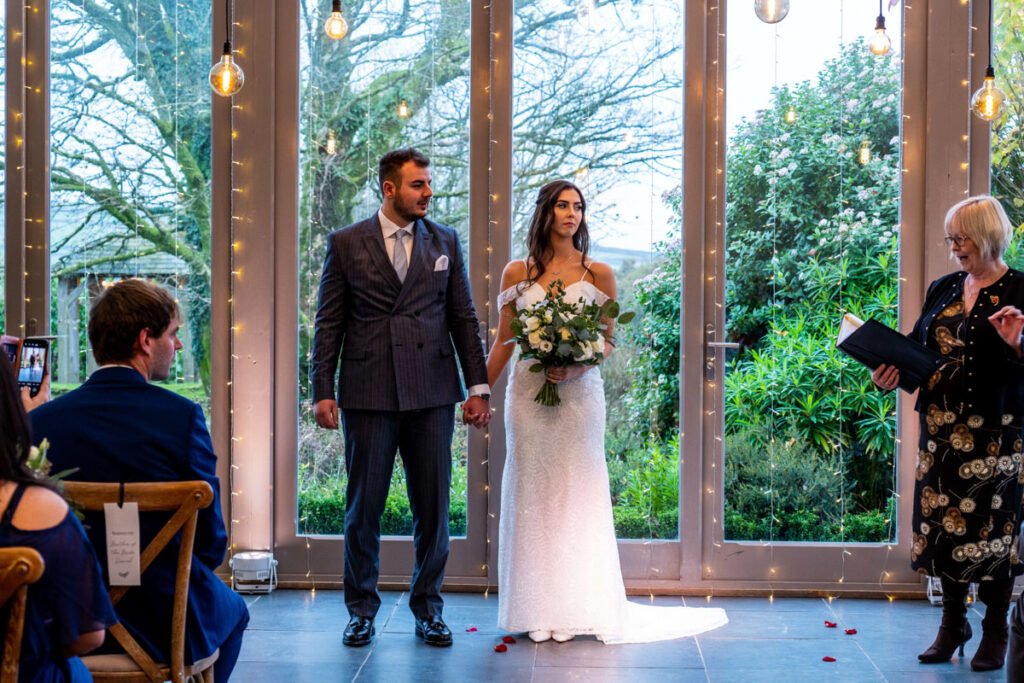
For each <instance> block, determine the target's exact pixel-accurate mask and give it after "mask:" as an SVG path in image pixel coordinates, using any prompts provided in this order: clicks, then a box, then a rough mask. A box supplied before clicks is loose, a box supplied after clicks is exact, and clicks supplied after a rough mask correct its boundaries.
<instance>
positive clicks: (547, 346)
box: [540, 341, 555, 353]
mask: <svg viewBox="0 0 1024 683" xmlns="http://www.w3.org/2000/svg"><path fill="white" fill-rule="evenodd" d="M553 348H555V345H554V344H552V343H551V342H549V341H542V342H541V343H540V352H541V353H551V350H552V349H553Z"/></svg>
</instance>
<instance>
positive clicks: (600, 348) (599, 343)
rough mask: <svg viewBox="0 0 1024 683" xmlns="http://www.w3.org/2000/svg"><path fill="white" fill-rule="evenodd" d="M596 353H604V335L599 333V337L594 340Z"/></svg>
mask: <svg viewBox="0 0 1024 683" xmlns="http://www.w3.org/2000/svg"><path fill="white" fill-rule="evenodd" d="M594 353H604V335H603V334H599V335H597V339H595V340H594Z"/></svg>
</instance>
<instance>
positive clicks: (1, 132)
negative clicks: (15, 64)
mask: <svg viewBox="0 0 1024 683" xmlns="http://www.w3.org/2000/svg"><path fill="white" fill-rule="evenodd" d="M0 29H2V30H0V35H4V36H6V35H7V3H4V5H3V6H2V7H0ZM0 64H4V65H6V64H7V41H6V40H3V41H0ZM0 105H2V107H0V111H4V112H6V111H7V69H6V68H4V69H3V70H2V72H0ZM6 129H7V117H6V115H5V116H4V119H3V121H0V137H2V138H3V139H5V140H6V139H7V130H6ZM3 153H4V152H2V151H0V154H3ZM6 202H7V179H6V177H5V174H4V173H0V292H3V293H4V295H3V296H0V321H6V319H7V318H6V306H7V297H6V292H7V259H6V257H5V256H4V254H5V253H6V252H5V250H4V247H5V245H6V244H7V228H6V223H7V210H6V206H7V204H6ZM3 324H6V322H3Z"/></svg>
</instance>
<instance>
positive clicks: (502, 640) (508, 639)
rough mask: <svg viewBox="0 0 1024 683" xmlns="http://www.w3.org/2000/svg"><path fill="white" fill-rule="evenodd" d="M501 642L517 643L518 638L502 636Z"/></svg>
mask: <svg viewBox="0 0 1024 683" xmlns="http://www.w3.org/2000/svg"><path fill="white" fill-rule="evenodd" d="M501 642H503V643H507V644H508V645H515V642H516V639H515V638H513V637H512V636H502V637H501Z"/></svg>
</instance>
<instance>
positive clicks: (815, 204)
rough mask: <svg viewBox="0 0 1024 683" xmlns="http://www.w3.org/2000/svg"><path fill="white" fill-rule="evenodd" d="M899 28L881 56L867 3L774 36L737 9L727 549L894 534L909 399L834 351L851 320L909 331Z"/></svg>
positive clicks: (730, 61) (731, 85) (790, 23)
mask: <svg viewBox="0 0 1024 683" xmlns="http://www.w3.org/2000/svg"><path fill="white" fill-rule="evenodd" d="M887 6H888V5H887ZM797 10H799V11H797ZM886 21H887V24H888V33H889V35H890V36H894V37H895V38H894V39H893V47H894V48H895V49H896V53H894V54H892V55H889V56H882V57H879V56H876V55H874V54H872V53H871V52H869V51H868V47H867V44H866V41H865V38H866V36H867V35H868V34H873V27H874V16H873V14H872V13H871V12H870V8H864V10H863V11H859V12H853V11H851V8H850V4H849V3H846V4H845V11H844V3H843V2H842V1H841V0H840V1H836V0H829V1H827V2H815V3H800V4H799V7H797V6H796V4H795V3H794V7H793V11H791V12H790V13H789V16H787V17H786V18H785V20H784V21H782V22H781V23H778V24H774V25H769V24H765V23H762V22H761V21H759V20H758V19H757V18H756V16H755V14H754V12H753V11H752V8H751V7H750V5H749V4H747V3H730V4H729V11H728V35H729V39H728V54H727V57H726V63H727V65H728V87H727V92H726V99H727V107H726V109H727V121H726V126H727V131H726V135H727V148H726V149H727V152H726V188H727V189H726V196H727V205H726V270H725V275H726V285H725V294H726V302H725V303H726V307H725V320H724V327H725V331H726V334H727V337H728V339H729V340H730V341H735V342H739V343H740V344H741V345H742V347H741V352H740V353H739V354H738V355H735V356H732V357H730V359H729V360H728V363H727V374H726V383H725V387H724V395H725V415H724V422H725V435H724V465H725V467H724V487H723V491H724V499H725V510H724V524H725V538H726V539H727V540H748V541H846V542H850V541H876V542H877V541H888V540H892V539H893V538H894V533H895V517H894V488H895V474H896V473H895V468H894V461H895V458H894V455H895V426H896V422H895V417H894V413H895V402H894V401H895V394H894V393H892V392H889V393H883V392H878V391H874V390H873V389H872V388H871V380H870V376H869V373H868V372H867V371H866V370H865V369H864V368H863V367H862V366H860V365H859V364H857V363H855V362H853V361H851V360H850V359H848V358H846V357H845V356H843V355H841V353H840V352H839V351H838V350H837V349H836V348H835V339H836V334H837V332H838V325H839V322H840V319H841V317H842V315H843V313H845V312H851V313H854V314H855V315H857V316H859V317H861V318H864V319H867V318H871V317H874V318H877V319H878V320H879V321H881V322H883V323H885V324H887V325H890V326H893V327H895V326H896V324H897V320H896V317H897V292H898V279H897V268H898V254H899V226H898V215H899V210H898V209H899V188H900V166H899V151H900V146H899V141H900V137H899V135H900V133H899V131H900V108H899V107H900V58H899V52H898V50H899V47H900V40H899V36H900V35H901V28H900V25H901V21H900V14H899V11H898V10H896V11H891V12H889V13H888V14H887V15H886ZM719 322H720V321H719Z"/></svg>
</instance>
